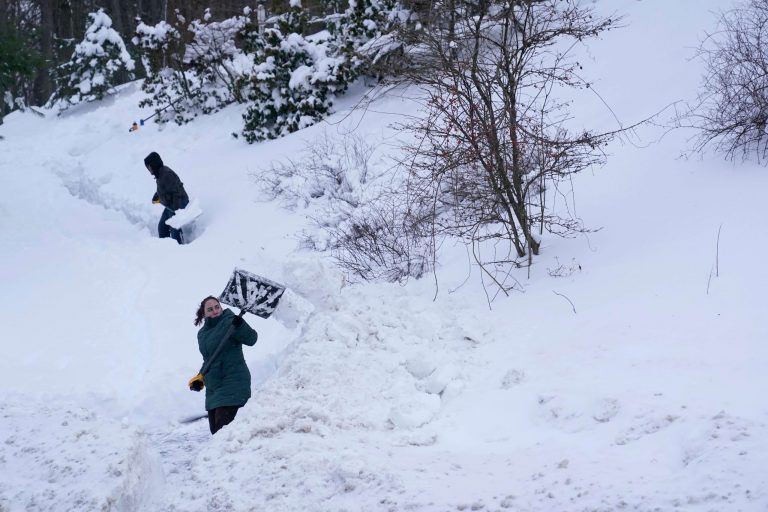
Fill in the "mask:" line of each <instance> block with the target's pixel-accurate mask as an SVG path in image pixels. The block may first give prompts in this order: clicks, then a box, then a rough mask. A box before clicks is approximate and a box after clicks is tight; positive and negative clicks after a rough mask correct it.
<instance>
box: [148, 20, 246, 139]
mask: <svg viewBox="0 0 768 512" xmlns="http://www.w3.org/2000/svg"><path fill="white" fill-rule="evenodd" d="M250 13H251V11H250V9H246V10H245V11H244V13H243V15H240V16H234V17H232V18H228V19H225V20H223V21H211V13H210V10H208V9H206V11H205V14H204V16H203V18H202V19H195V20H192V22H190V23H187V21H186V19H185V18H184V17H183V16H182V15H181V14H179V13H178V12H177V13H176V17H175V23H174V25H170V24H168V23H166V22H164V21H161V22H160V23H158V24H157V25H155V26H148V25H146V24H144V23H140V24H139V25H138V27H137V28H136V36H135V37H134V39H133V42H134V44H136V45H137V46H139V47H140V48H141V49H142V51H143V52H144V59H143V64H144V67H145V69H146V71H147V78H146V80H145V81H144V85H143V86H142V89H143V90H144V92H146V93H147V94H148V97H147V98H146V99H145V100H143V101H142V102H141V104H140V106H150V107H154V108H155V112H156V113H157V121H158V122H160V123H163V122H167V121H171V120H172V121H174V122H176V123H177V124H184V123H187V122H189V121H191V120H192V119H194V118H195V117H197V116H198V115H200V114H211V113H213V112H216V111H218V110H221V109H222V108H223V107H225V106H226V105H229V104H231V103H233V102H234V101H241V100H242V98H241V96H240V94H239V89H238V86H237V84H238V83H239V82H240V81H241V79H242V76H243V74H244V73H245V72H246V70H247V69H248V68H250V60H249V59H248V58H247V57H246V56H245V54H244V53H243V51H242V50H241V49H240V48H238V47H237V46H236V44H235V41H236V40H237V39H239V38H240V36H241V33H242V32H243V31H244V30H245V29H246V27H248V26H249V25H250ZM182 34H185V35H187V36H188V35H189V34H191V38H189V36H188V37H187V40H186V41H185V38H184V37H182Z"/></svg>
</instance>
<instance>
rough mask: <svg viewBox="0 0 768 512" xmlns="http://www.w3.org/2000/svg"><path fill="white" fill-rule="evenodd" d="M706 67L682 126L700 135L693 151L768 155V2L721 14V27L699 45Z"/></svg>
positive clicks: (759, 1) (731, 155)
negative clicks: (696, 97) (695, 130)
mask: <svg viewBox="0 0 768 512" xmlns="http://www.w3.org/2000/svg"><path fill="white" fill-rule="evenodd" d="M697 56H698V58H700V59H701V60H702V61H703V62H704V65H705V74H704V76H703V78H702V82H701V85H700V88H699V90H700V92H699V95H698V102H697V103H696V104H695V105H693V106H688V107H687V108H686V110H685V111H684V112H683V113H682V114H681V115H680V116H679V117H678V126H684V127H693V128H695V129H697V130H698V135H697V136H696V137H695V138H694V141H693V152H702V151H704V150H705V149H706V148H707V147H708V146H710V147H712V148H713V149H714V150H715V151H716V152H720V153H724V154H725V156H726V157H727V158H728V159H732V160H733V159H736V158H738V157H741V159H746V158H748V157H749V155H754V156H756V157H757V159H758V161H765V159H766V157H767V156H768V134H767V133H766V127H767V126H766V125H767V123H768V2H766V1H765V0H748V1H746V2H744V3H742V4H741V5H739V6H738V7H736V8H734V9H732V10H729V11H725V12H721V13H720V17H719V21H718V27H717V29H716V30H715V31H714V32H713V33H711V34H707V35H706V37H705V38H704V39H703V41H702V42H701V44H700V45H699V48H698V51H697Z"/></svg>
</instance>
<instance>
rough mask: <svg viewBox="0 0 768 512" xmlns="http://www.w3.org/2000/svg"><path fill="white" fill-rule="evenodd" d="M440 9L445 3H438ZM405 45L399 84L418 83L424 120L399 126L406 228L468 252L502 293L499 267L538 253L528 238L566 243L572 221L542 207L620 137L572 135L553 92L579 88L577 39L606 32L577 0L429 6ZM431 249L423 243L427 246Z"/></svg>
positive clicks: (504, 270)
mask: <svg viewBox="0 0 768 512" xmlns="http://www.w3.org/2000/svg"><path fill="white" fill-rule="evenodd" d="M441 7H445V8H441ZM430 12H431V13H432V17H431V18H429V19H428V20H425V21H426V23H424V25H423V26H421V27H419V28H418V30H414V31H412V32H410V33H407V34H404V35H403V36H402V37H403V38H404V39H406V40H409V41H413V44H412V46H411V48H412V49H411V51H410V52H409V55H410V58H411V62H410V63H409V64H410V67H409V68H408V71H407V73H406V78H407V79H408V80H410V81H412V82H414V83H417V84H420V85H422V86H423V87H424V91H425V94H426V96H427V101H426V109H425V110H426V116H425V117H423V118H421V119H418V120H416V121H414V122H412V123H409V124H407V125H405V126H404V128H407V129H409V130H412V131H414V132H415V133H416V134H417V135H418V140H417V142H416V143H414V144H412V145H409V146H407V147H406V148H405V150H406V154H407V158H406V159H404V160H403V164H404V165H405V166H406V167H407V173H408V183H407V188H406V190H407V197H408V198H407V202H408V204H409V205H413V204H420V205H430V208H431V212H430V215H423V216H421V217H420V218H421V219H423V220H424V221H425V222H429V223H430V224H431V225H430V226H429V227H428V228H427V227H424V228H421V229H419V230H416V231H418V232H422V233H426V232H431V233H432V234H433V237H436V238H439V237H441V236H449V237H457V238H459V239H461V240H464V241H466V242H467V243H468V244H470V245H471V246H472V254H473V255H474V257H475V260H476V262H477V263H478V264H479V265H480V267H481V269H482V270H483V272H484V274H485V275H487V276H488V277H491V279H493V281H494V282H495V284H496V285H497V286H498V287H499V288H500V289H501V290H503V291H505V292H506V291H507V290H509V289H512V288H514V286H515V285H514V283H516V282H515V281H514V280H512V283H513V284H512V285H506V284H504V283H506V282H507V281H509V279H508V277H509V269H510V268H515V267H520V266H524V265H529V264H530V263H531V261H532V258H533V256H535V255H538V254H539V250H540V244H541V241H540V240H539V238H538V237H537V236H536V234H535V230H536V229H535V228H536V227H537V226H538V228H539V232H540V233H541V232H542V231H543V230H547V231H548V232H551V233H555V234H557V235H560V236H570V235H573V234H575V233H578V232H579V231H581V230H583V229H584V228H583V226H582V225H581V221H580V220H579V219H578V218H575V217H572V216H563V215H561V214H557V213H555V211H554V210H553V209H552V208H551V207H550V206H549V205H548V203H547V201H548V198H551V196H552V194H553V193H554V191H555V190H556V189H557V187H558V186H559V184H560V183H562V182H567V181H568V180H570V177H571V176H572V175H574V174H577V173H579V172H581V171H583V170H585V169H588V168H591V167H593V166H596V165H600V164H602V163H604V161H605V154H604V152H603V149H604V147H605V146H606V145H607V143H608V142H609V141H610V140H611V139H612V138H613V137H614V136H615V135H616V134H617V133H619V132H620V131H621V130H620V131H616V132H611V133H596V132H592V131H588V130H584V129H576V130H574V129H572V128H571V126H573V124H574V123H573V120H572V119H571V113H570V111H569V104H568V103H567V102H563V101H559V100H558V99H557V93H558V92H560V91H562V90H563V89H564V88H589V87H590V84H589V83H588V82H586V81H584V80H583V79H582V78H581V77H580V75H579V70H580V65H579V63H578V62H577V61H575V60H574V59H573V58H572V57H571V56H570V50H571V49H572V48H573V47H574V46H575V45H576V44H578V42H580V41H582V40H584V39H587V38H592V37H598V36H600V35H601V34H602V33H604V32H605V31H608V30H611V29H612V28H614V27H616V26H617V24H618V22H619V19H618V18H601V17H599V16H597V15H596V14H595V13H594V11H593V9H591V8H587V7H583V6H582V3H581V2H578V1H577V0H514V1H511V2H495V1H482V2H474V1H464V0H446V1H443V2H435V9H432V10H431V11H430ZM436 246H437V244H436V243H432V244H431V247H433V248H434V247H436Z"/></svg>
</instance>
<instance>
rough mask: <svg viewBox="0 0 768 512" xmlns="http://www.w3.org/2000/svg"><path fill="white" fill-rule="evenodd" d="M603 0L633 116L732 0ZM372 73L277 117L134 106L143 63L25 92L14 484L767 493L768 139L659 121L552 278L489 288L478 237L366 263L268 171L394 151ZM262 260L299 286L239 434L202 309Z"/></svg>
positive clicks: (593, 110)
mask: <svg viewBox="0 0 768 512" xmlns="http://www.w3.org/2000/svg"><path fill="white" fill-rule="evenodd" d="M605 4H610V6H608V5H604V6H601V8H604V9H607V8H611V9H615V10H617V11H618V12H620V13H624V14H626V16H627V17H626V20H625V24H626V25H627V26H626V28H623V29H621V30H618V31H615V32H610V33H609V34H607V35H606V37H605V38H604V40H602V41H598V42H594V43H591V44H590V46H589V48H588V51H587V52H586V53H585V58H584V62H583V64H584V73H585V75H587V76H590V77H595V78H596V79H597V84H596V90H597V91H599V92H600V94H601V96H602V98H603V99H605V101H607V102H608V103H609V104H610V105H611V107H612V109H613V111H614V112H615V113H616V114H617V115H618V116H619V118H620V119H621V120H622V121H623V122H625V123H626V124H628V123H631V122H633V121H636V120H638V119H640V118H643V117H645V116H647V115H649V114H651V113H654V112H656V111H658V110H660V109H661V108H663V107H664V106H665V105H667V104H669V103H670V102H672V101H675V100H680V99H686V98H687V99H690V98H692V97H693V96H694V95H695V90H696V86H697V84H698V77H699V74H700V64H699V63H697V62H695V61H691V60H689V59H690V57H691V56H692V54H693V51H692V48H693V47H694V46H696V44H697V42H698V40H699V37H700V36H701V35H702V34H703V32H704V30H706V29H711V28H712V27H713V24H714V20H715V17H714V15H713V13H712V12H711V11H712V10H713V9H716V8H720V7H727V6H728V5H730V3H729V2H723V1H717V0H706V1H704V0H675V1H674V2H668V1H664V0H643V1H637V0H617V1H615V2H605ZM366 91H368V92H370V90H366V89H365V88H364V87H362V86H361V87H359V88H358V90H357V91H354V92H353V93H352V94H351V95H350V96H349V97H348V98H345V99H344V100H343V101H342V102H340V103H339V105H338V112H337V114H335V115H334V116H332V117H331V118H329V120H328V122H326V123H322V124H320V125H317V126H314V127H311V128H309V129H306V130H302V131H301V132H298V133H295V134H293V135H291V136H289V137H286V138H284V139H281V140H277V141H272V142H269V143H262V144H257V145H253V146H249V145H246V144H245V143H243V142H242V141H238V140H235V139H234V138H232V136H231V135H230V134H231V132H234V131H237V130H238V127H239V126H240V122H241V121H240V114H241V112H242V109H240V108H238V107H230V108H228V109H226V110H224V111H222V112H220V113H218V114H216V115H214V116H210V117H203V118H199V119H198V120H196V121H195V122H194V123H192V124H190V125H187V126H183V127H178V126H175V125H168V126H165V127H163V128H162V129H161V128H159V127H157V126H156V125H153V124H149V125H147V126H145V127H142V128H141V129H140V130H138V131H137V132H134V133H128V127H129V126H130V124H131V123H132V122H133V121H134V120H136V119H137V118H139V117H143V116H146V115H147V112H142V111H140V110H139V109H138V108H137V107H136V105H137V103H138V101H139V99H140V97H141V93H140V91H139V90H138V87H137V86H136V85H135V84H132V85H129V86H127V87H126V88H124V90H123V91H121V93H120V94H119V95H118V96H117V97H116V98H113V99H111V100H108V101H105V102H103V103H102V104H99V105H88V106H83V107H77V108H73V109H71V110H70V111H68V112H67V113H66V114H65V115H63V116H60V117H56V116H55V115H54V114H53V113H50V112H49V113H48V114H47V115H46V117H45V118H40V117H38V116H36V115H34V114H32V113H26V114H25V113H14V114H12V115H10V116H8V117H7V118H6V119H5V124H3V125H2V126H0V135H2V136H3V137H4V138H5V139H4V140H2V141H0V190H1V191H2V194H1V195H0V233H1V234H2V237H1V238H0V283H2V286H1V287H0V304H2V307H1V309H2V316H0V318H2V326H3V334H2V342H0V347H2V353H1V354H0V375H1V376H2V383H3V384H2V390H3V393H2V396H0V511H2V512H16V511H27V510H29V511H42V510H46V511H47V510H55V511H59V510H62V511H63V510H67V511H69V510H72V511H75V510H76V511H83V510H88V511H90V510H114V511H184V512H187V511H229V510H235V511H241V510H242V511H245V510H270V511H274V512H276V511H302V510H309V511H341V510H347V511H363V510H364V511H379V510H381V511H390V510H392V511H400V510H414V511H448V510H515V511H537V512H544V511H547V512H548V511H566V512H570V511H613V510H616V511H619V510H637V511H670V510H681V511H695V512H705V511H750V512H752V511H755V512H758V511H765V510H768V472H767V471H766V468H768V405H767V404H766V401H765V399H764V397H763V396H762V391H763V390H764V389H766V388H767V387H768V377H767V376H766V375H767V372H766V371H765V368H766V367H768V344H767V343H766V340H768V328H767V327H766V323H765V320H764V316H765V314H764V309H765V306H764V305H765V290H766V289H768V273H766V272H765V264H764V261H763V260H764V257H765V254H766V249H768V230H767V229H766V227H765V222H766V213H765V212H766V207H765V206H764V199H763V196H764V191H765V190H767V189H768V172H766V170H765V168H763V167H760V166H757V165H754V164H751V163H745V164H738V165H734V164H731V163H730V162H725V161H723V160H722V159H721V158H720V157H718V156H716V155H707V156H705V157H704V158H698V157H696V158H693V159H690V160H685V159H680V158H678V156H679V154H680V153H681V152H682V151H683V150H684V149H685V148H686V147H687V143H686V139H687V137H689V136H690V135H691V134H690V133H684V132H672V133H670V134H667V135H666V136H665V137H664V138H662V139H661V141H660V142H654V143H652V144H651V143H650V142H651V141H655V140H656V139H658V138H659V137H660V136H661V133H662V131H661V130H658V131H654V130H652V129H646V130H644V131H643V132H642V133H640V134H639V136H640V139H634V140H633V142H634V143H630V142H624V143H622V142H621V141H617V142H616V143H615V144H613V146H612V147H611V148H610V153H611V156H610V157H609V160H608V165H607V166H606V167H605V168H603V169H596V170H595V171H594V172H592V173H585V174H583V175H582V176H580V177H579V178H578V179H577V180H576V183H575V190H576V195H575V197H574V198H572V199H573V200H574V203H572V206H573V204H575V206H576V207H577V213H578V215H579V216H580V217H582V218H583V219H584V221H585V222H586V223H587V225H589V226H591V227H593V228H602V229H601V230H599V231H597V232H595V233H591V234H590V235H589V236H588V237H583V238H579V239H573V240H562V239H557V238H546V239H545V240H544V245H543V250H542V255H541V256H540V258H539V259H538V260H537V261H536V262H535V265H534V267H533V268H532V269H531V276H530V278H528V277H527V275H526V273H525V272H524V271H523V272H521V273H520V274H519V275H517V276H516V277H517V278H518V279H519V280H520V282H521V284H522V285H523V286H524V289H525V291H524V293H515V294H512V295H511V296H509V297H504V296H500V297H497V298H496V300H495V301H494V302H493V304H492V307H491V308H489V306H488V302H487V300H486V296H485V293H484V292H483V289H482V287H481V286H480V276H479V273H478V271H477V269H473V268H470V266H469V265H468V263H467V258H466V253H465V251H464V249H463V248H461V247H452V248H451V247H447V248H446V250H445V253H446V255H445V259H444V261H443V265H442V266H441V267H440V269H438V272H437V274H436V276H431V275H430V276H428V277H426V278H424V279H422V280H419V281H411V282H409V283H407V284H406V285H404V286H400V285H393V284H382V283H379V284H366V285H348V284H347V283H346V281H345V279H344V277H343V275H342V274H341V273H340V272H339V271H338V270H337V269H335V268H334V267H333V265H332V264H331V263H330V262H329V261H328V260H327V259H326V258H324V257H323V256H322V255H319V254H317V253H312V252H308V251H305V250H302V249H300V248H299V247H300V244H299V238H300V235H301V233H302V232H303V231H305V230H311V229H312V225H311V223H310V222H308V221H307V219H306V218H305V216H304V215H303V212H302V211H301V210H299V211H298V212H291V211H288V210H285V209H283V208H281V207H280V205H279V204H277V203H276V202H263V201H260V200H259V198H260V193H259V186H258V183H257V181H258V178H257V177H255V176H256V175H257V174H258V172H259V171H261V170H264V169H266V168H268V167H269V166H270V164H271V163H272V162H280V161H284V160H285V159H286V158H288V157H295V156H296V155H297V154H298V153H299V152H300V151H301V150H302V149H303V148H304V146H305V144H306V142H305V141H308V140H313V139H315V138H317V137H321V136H323V135H327V136H330V137H338V138H341V137H342V136H343V134H344V133H345V132H346V131H348V130H350V129H354V130H355V133H357V134H360V135H362V136H364V137H365V138H366V139H367V140H368V141H369V142H371V143H372V144H377V145H378V146H377V147H378V150H377V151H378V152H377V155H376V156H375V158H374V159H373V160H372V162H373V165H376V166H379V168H380V169H384V168H385V166H386V165H388V164H387V163H386V161H385V160H384V159H383V156H384V153H385V152H386V151H391V150H392V147H393V145H392V144H391V142H392V140H393V139H395V138H396V137H397V136H398V135H399V134H398V133H397V131H396V129H394V128H392V127H391V126H390V123H392V122H396V121H397V120H398V119H399V116H400V114H403V113H413V110H414V104H413V103H411V102H410V101H409V100H408V99H406V97H405V96H406V95H402V94H397V93H392V94H389V95H384V96H382V97H380V98H379V99H378V100H376V102H374V103H373V104H372V105H370V106H369V108H367V109H365V111H362V110H359V111H354V112H350V111H349V107H350V106H351V105H353V104H354V102H355V101H356V99H357V98H359V95H360V94H362V93H364V92H366ZM593 100H594V98H593ZM575 109H576V111H577V113H578V114H579V115H585V116H589V118H591V120H594V121H595V122H599V123H604V124H605V126H608V125H609V123H610V122H612V121H611V119H612V115H611V114H610V113H609V112H607V111H606V110H605V108H604V107H601V106H600V105H599V101H593V102H590V101H588V100H586V99H584V100H583V101H581V102H580V103H578V104H577V105H576V106H575ZM150 151H158V152H159V153H160V154H161V156H162V157H163V159H164V160H165V162H166V164H167V165H169V166H170V167H171V168H173V169H174V170H176V171H177V173H178V174H179V175H180V176H181V179H182V181H183V182H184V184H185V186H186V188H187V190H188V191H189V192H190V195H191V196H192V197H193V198H195V199H196V200H197V201H198V204H199V206H200V208H201V209H202V210H203V212H204V213H203V216H202V217H201V218H200V219H199V220H198V223H197V229H196V232H195V233H194V240H193V242H192V243H190V244H189V245H185V246H178V245H176V244H175V242H173V241H172V240H170V239H165V240H160V239H157V238H155V237H154V233H155V226H156V223H157V220H158V219H159V217H160V213H161V212H160V207H159V206H156V205H152V204H151V197H152V194H153V193H154V180H153V179H152V177H151V176H150V175H149V173H148V172H147V171H146V170H145V168H144V165H143V158H144V156H146V155H147V154H148V153H149V152H150ZM718 232H719V242H718ZM235 267H239V268H244V269H247V270H250V271H252V272H255V273H257V274H261V275H264V276H267V277H269V278H271V279H273V280H276V281H278V282H281V283H284V284H285V285H286V286H287V287H288V289H289V292H288V294H287V296H286V297H285V299H284V301H283V303H282V304H281V307H280V308H279V309H278V311H277V312H276V314H275V315H274V316H273V317H272V318H270V319H269V320H263V319H260V318H257V317H253V316H247V317H246V318H247V321H248V322H249V323H250V324H251V325H252V326H253V327H254V328H255V329H256V330H257V331H258V332H259V342H258V343H257V344H256V346H255V347H253V348H246V350H245V353H246V360H247V362H248V365H249V367H250V369H251V373H252V374H253V376H254V379H253V386H254V392H253V395H254V396H253V398H252V399H251V400H250V402H249V403H248V404H247V405H246V407H244V408H243V409H242V410H241V411H240V412H239V413H238V416H237V418H236V420H235V421H234V422H233V423H232V424H231V425H229V426H227V427H225V428H224V429H223V430H222V431H221V432H220V433H218V434H217V435H216V436H215V437H211V436H210V434H209V433H208V426H207V424H206V422H205V420H202V421H198V422H195V423H190V424H180V423H179V422H178V420H179V418H181V417H184V416H188V415H191V414H195V413H197V412H200V411H201V410H202V408H203V396H202V395H201V394H197V393H191V392H190V391H189V390H188V389H187V387H186V382H187V380H188V379H189V378H190V377H192V376H193V375H194V374H195V373H196V371H197V369H198V368H199V366H200V355H199V353H198V351H197V343H196V328H195V327H194V326H193V324H192V321H193V319H194V311H195V309H196V307H197V304H198V303H199V301H200V300H201V299H202V298H203V297H205V296H207V295H210V294H214V295H217V294H219V293H220V292H221V291H222V289H223V287H224V285H225V284H226V281H227V279H228V278H229V275H230V274H231V272H232V269H233V268H235ZM557 268H560V270H559V271H558V272H555V269H557ZM550 274H560V277H555V276H553V275H550ZM465 281H466V283H465V284H464V285H463V286H460V285H461V284H462V283H464V282H465ZM436 283H437V284H438V285H439V293H438V295H437V299H436V300H433V297H434V295H435V285H436Z"/></svg>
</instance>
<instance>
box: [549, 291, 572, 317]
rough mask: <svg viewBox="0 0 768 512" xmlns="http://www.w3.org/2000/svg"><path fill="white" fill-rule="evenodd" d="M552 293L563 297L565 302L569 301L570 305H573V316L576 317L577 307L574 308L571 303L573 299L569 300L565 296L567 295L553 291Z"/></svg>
mask: <svg viewBox="0 0 768 512" xmlns="http://www.w3.org/2000/svg"><path fill="white" fill-rule="evenodd" d="M552 293H554V294H555V295H559V296H561V297H562V298H564V299H565V300H567V301H568V303H569V304H570V305H571V309H573V314H574V315H575V314H576V306H574V305H573V302H571V299H569V298H568V297H566V296H565V295H563V294H562V293H557V292H556V291H555V290H552Z"/></svg>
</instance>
